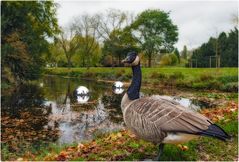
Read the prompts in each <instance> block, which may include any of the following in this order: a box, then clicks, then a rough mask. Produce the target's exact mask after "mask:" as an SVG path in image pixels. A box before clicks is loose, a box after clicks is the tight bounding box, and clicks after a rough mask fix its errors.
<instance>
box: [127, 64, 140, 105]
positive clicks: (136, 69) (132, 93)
mask: <svg viewBox="0 0 239 162" xmlns="http://www.w3.org/2000/svg"><path fill="white" fill-rule="evenodd" d="M132 71H133V79H132V82H131V85H130V86H129V88H128V90H127V94H128V97H129V99H130V100H135V99H138V98H139V91H140V87H141V79H142V73H141V68H140V63H139V64H138V65H136V66H133V67H132Z"/></svg>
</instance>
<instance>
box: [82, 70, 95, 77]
mask: <svg viewBox="0 0 239 162" xmlns="http://www.w3.org/2000/svg"><path fill="white" fill-rule="evenodd" d="M83 77H86V78H94V77H95V73H93V72H90V71H87V72H85V73H84V74H83Z"/></svg>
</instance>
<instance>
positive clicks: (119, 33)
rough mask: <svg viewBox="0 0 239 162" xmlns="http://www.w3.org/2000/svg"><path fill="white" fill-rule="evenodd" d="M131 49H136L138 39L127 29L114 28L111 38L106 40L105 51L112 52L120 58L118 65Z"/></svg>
mask: <svg viewBox="0 0 239 162" xmlns="http://www.w3.org/2000/svg"><path fill="white" fill-rule="evenodd" d="M130 50H136V51H137V47H136V41H135V39H134V38H133V37H132V35H131V33H130V32H129V31H128V30H127V28H126V29H124V30H119V29H118V30H117V29H116V30H114V31H112V32H111V34H110V36H109V39H107V40H106V41H104V47H103V51H104V52H105V53H106V54H112V55H113V56H115V57H116V58H117V60H118V66H120V65H121V58H123V57H125V55H126V54H127V53H128V52H129V51H130Z"/></svg>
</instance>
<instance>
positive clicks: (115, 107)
mask: <svg viewBox="0 0 239 162" xmlns="http://www.w3.org/2000/svg"><path fill="white" fill-rule="evenodd" d="M79 86H85V87H87V88H88V89H89V94H90V96H89V97H90V98H89V100H88V102H87V103H84V104H82V103H79V102H78V101H77V96H76V94H75V90H76V89H77V87H79ZM126 89H127V87H124V92H123V93H122V94H115V93H114V92H113V90H112V85H111V84H106V83H103V82H94V81H87V80H80V79H77V78H63V77H58V76H44V77H43V78H41V79H39V80H38V81H36V82H34V83H31V84H27V85H22V86H20V87H19V88H17V89H16V90H15V91H14V92H12V93H10V94H8V95H7V94H6V95H4V94H3V96H2V107H3V109H2V112H4V111H8V112H9V113H10V114H17V113H18V112H19V111H21V110H27V111H29V112H31V114H32V115H33V116H34V113H35V115H39V114H41V115H43V116H44V117H46V121H44V122H41V123H38V126H37V129H46V130H49V131H52V130H53V129H57V130H59V136H57V139H55V141H54V142H58V143H61V144H62V143H72V142H80V141H83V140H89V139H92V138H93V137H94V136H95V135H97V134H101V133H105V132H110V131H115V130H119V129H122V128H124V122H123V118H122V112H121V108H120V102H121V98H122V96H123V94H124V93H125V91H126ZM141 91H142V95H144V96H147V95H152V94H159V95H163V96H164V97H166V98H169V99H173V100H175V101H177V102H179V103H180V104H182V105H183V106H186V107H189V108H190V109H194V110H196V111H197V110H198V109H200V108H201V106H202V104H201V103H200V102H198V101H196V100H190V99H187V98H181V97H177V96H175V92H174V90H170V89H154V90H149V89H142V90H141ZM165 94H166V95H165ZM3 133H4V131H3Z"/></svg>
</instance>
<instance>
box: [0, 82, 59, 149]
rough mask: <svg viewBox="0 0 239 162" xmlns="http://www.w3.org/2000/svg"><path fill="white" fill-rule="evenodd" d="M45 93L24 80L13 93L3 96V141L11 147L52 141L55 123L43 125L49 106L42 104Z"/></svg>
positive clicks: (56, 132)
mask: <svg viewBox="0 0 239 162" xmlns="http://www.w3.org/2000/svg"><path fill="white" fill-rule="evenodd" d="M44 102H45V100H44V93H43V91H42V89H41V88H40V87H39V86H38V85H35V84H23V85H20V86H18V87H16V88H15V90H14V91H13V93H11V94H9V95H3V96H2V109H1V112H2V114H1V117H2V118H1V127H2V134H1V137H2V143H7V144H8V145H9V148H11V149H12V151H17V150H20V149H19V148H20V147H25V146H26V145H36V144H37V143H41V142H42V141H55V140H56V139H57V138H58V130H57V127H46V125H47V124H48V115H49V114H50V113H51V108H50V106H46V105H44Z"/></svg>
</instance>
